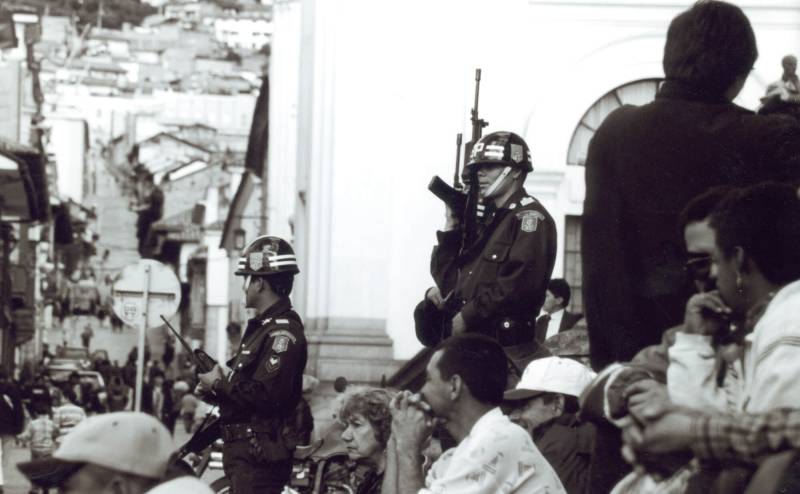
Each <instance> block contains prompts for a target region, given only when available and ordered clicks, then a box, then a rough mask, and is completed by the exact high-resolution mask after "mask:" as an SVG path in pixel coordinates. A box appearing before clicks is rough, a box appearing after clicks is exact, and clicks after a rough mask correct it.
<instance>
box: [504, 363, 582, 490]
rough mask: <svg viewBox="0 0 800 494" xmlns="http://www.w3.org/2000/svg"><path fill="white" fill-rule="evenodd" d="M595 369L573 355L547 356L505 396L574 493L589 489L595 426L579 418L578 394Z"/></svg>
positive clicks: (511, 410)
mask: <svg viewBox="0 0 800 494" xmlns="http://www.w3.org/2000/svg"><path fill="white" fill-rule="evenodd" d="M594 376H595V374H594V372H592V371H591V370H590V369H589V368H588V367H586V366H585V365H583V364H580V363H579V362H576V361H574V360H571V359H567V358H561V357H546V358H541V359H537V360H534V361H532V362H531V363H530V364H528V366H527V367H526V368H525V371H524V372H523V374H522V378H521V379H520V381H519V383H518V384H517V387H516V388H515V389H512V390H509V391H506V392H505V393H504V395H503V399H504V400H505V402H506V404H505V409H506V410H508V411H509V412H508V416H509V418H510V419H511V421H512V422H516V423H517V424H519V425H521V426H522V427H523V428H525V429H526V430H527V431H528V432H529V433H530V434H531V437H533V442H534V443H536V447H537V448H539V451H541V453H542V455H543V456H544V457H545V459H546V460H547V462H548V463H550V465H551V466H552V467H553V469H554V470H555V471H556V473H557V474H558V477H559V478H560V479H561V483H562V484H564V488H565V489H566V491H567V492H569V493H570V494H573V493H577V494H580V493H588V492H589V463H590V460H591V453H592V447H593V443H594V435H595V432H594V426H593V425H591V424H584V423H581V422H579V421H578V419H577V417H576V414H577V412H578V409H579V406H578V396H580V394H581V392H582V391H583V390H584V388H585V387H586V386H587V385H588V384H589V383H590V382H591V381H592V379H594Z"/></svg>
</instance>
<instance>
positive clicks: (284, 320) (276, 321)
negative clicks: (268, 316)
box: [275, 319, 289, 324]
mask: <svg viewBox="0 0 800 494" xmlns="http://www.w3.org/2000/svg"><path fill="white" fill-rule="evenodd" d="M275 324H289V320H288V319H275Z"/></svg>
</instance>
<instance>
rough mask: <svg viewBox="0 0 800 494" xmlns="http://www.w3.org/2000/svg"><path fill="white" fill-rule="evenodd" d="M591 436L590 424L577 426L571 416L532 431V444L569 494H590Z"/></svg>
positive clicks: (592, 434) (560, 418) (592, 432)
mask: <svg viewBox="0 0 800 494" xmlns="http://www.w3.org/2000/svg"><path fill="white" fill-rule="evenodd" d="M594 437H595V430H594V425H592V424H588V423H580V422H578V421H577V419H576V418H575V416H574V415H572V414H565V415H562V416H561V417H558V418H557V419H555V420H553V421H552V422H550V423H548V424H543V425H542V426H540V427H539V428H538V429H537V430H536V431H534V434H533V442H534V443H535V444H536V447H537V448H539V451H541V453H542V456H544V458H545V459H546V460H547V463H549V464H550V466H552V467H553V470H555V471H556V474H558V478H559V479H561V483H562V484H564V489H565V490H566V491H567V492H569V493H570V494H582V493H586V494H588V493H589V492H590V490H589V464H590V463H591V458H592V448H593V446H594Z"/></svg>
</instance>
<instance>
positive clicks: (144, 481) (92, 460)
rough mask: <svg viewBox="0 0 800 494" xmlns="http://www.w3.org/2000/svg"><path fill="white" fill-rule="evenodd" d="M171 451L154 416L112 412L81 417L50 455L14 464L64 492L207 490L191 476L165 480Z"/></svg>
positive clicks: (33, 479) (161, 493)
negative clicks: (86, 417) (83, 418)
mask: <svg viewBox="0 0 800 494" xmlns="http://www.w3.org/2000/svg"><path fill="white" fill-rule="evenodd" d="M174 451H175V446H174V444H173V442H172V436H171V435H170V433H169V431H168V430H167V429H166V427H164V426H163V425H162V424H161V423H160V422H159V421H158V420H157V419H156V418H155V417H152V416H150V415H147V414H144V413H138V412H116V413H109V414H104V415H95V416H93V417H90V418H88V419H86V420H84V421H82V422H81V423H80V424H78V425H77V426H75V428H74V429H73V430H72V431H71V432H70V433H69V434H67V436H66V437H65V438H64V440H63V442H62V443H61V445H60V446H59V448H58V449H57V450H56V451H55V453H53V456H51V457H48V458H42V459H39V460H34V461H29V462H23V463H20V464H19V465H17V468H19V470H20V471H21V472H22V473H23V474H24V475H25V476H26V477H27V478H28V480H30V482H31V483H32V484H34V485H36V486H38V487H43V488H58V489H59V492H60V493H62V494H72V493H76V494H77V493H87V492H91V493H96V494H119V493H125V494H143V493H148V492H157V493H158V494H167V493H174V492H190V491H191V492H192V493H193V494H206V493H211V492H212V491H211V489H210V488H209V487H208V486H207V485H205V484H203V483H202V482H201V481H200V480H198V479H195V478H193V477H180V478H177V479H173V480H170V481H168V482H164V480H165V474H166V473H167V468H168V466H169V464H170V462H171V460H172V453H173V452H174ZM159 484H161V485H159ZM187 484H188V485H189V486H190V487H191V489H190V491H189V490H187ZM151 489H152V491H151Z"/></svg>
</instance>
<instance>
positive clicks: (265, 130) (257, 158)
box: [244, 76, 269, 177]
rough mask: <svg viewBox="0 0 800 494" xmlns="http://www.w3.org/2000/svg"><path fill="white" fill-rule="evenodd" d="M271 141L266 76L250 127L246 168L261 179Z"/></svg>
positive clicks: (267, 80) (245, 161)
mask: <svg viewBox="0 0 800 494" xmlns="http://www.w3.org/2000/svg"><path fill="white" fill-rule="evenodd" d="M268 141H269V77H268V76H264V82H262V83H261V91H260V92H259V93H258V98H257V99H256V108H255V111H254V112H253V123H252V124H251V125H250V138H249V139H248V141H247V154H245V157H244V167H245V169H247V170H250V171H252V172H253V173H254V174H255V175H257V176H259V177H261V176H262V175H263V174H264V168H265V165H266V161H267V147H268Z"/></svg>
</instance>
